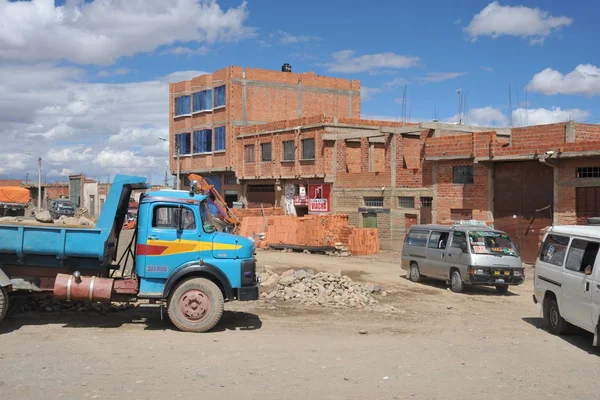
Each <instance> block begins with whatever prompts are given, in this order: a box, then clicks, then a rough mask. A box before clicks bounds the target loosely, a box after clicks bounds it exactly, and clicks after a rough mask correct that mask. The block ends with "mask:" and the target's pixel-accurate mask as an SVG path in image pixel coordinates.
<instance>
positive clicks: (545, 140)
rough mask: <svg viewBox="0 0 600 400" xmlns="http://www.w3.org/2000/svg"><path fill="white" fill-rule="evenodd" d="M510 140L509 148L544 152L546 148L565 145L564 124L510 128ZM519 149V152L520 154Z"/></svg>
mask: <svg viewBox="0 0 600 400" xmlns="http://www.w3.org/2000/svg"><path fill="white" fill-rule="evenodd" d="M511 135H512V140H511V146H510V147H507V148H506V149H509V148H522V149H527V150H529V151H532V152H533V151H535V150H537V151H538V152H544V151H546V150H547V149H548V146H549V145H550V146H551V145H555V144H557V143H565V135H566V124H565V123H560V124H550V125H537V126H528V127H524V128H512V133H511ZM522 149H521V152H522Z"/></svg>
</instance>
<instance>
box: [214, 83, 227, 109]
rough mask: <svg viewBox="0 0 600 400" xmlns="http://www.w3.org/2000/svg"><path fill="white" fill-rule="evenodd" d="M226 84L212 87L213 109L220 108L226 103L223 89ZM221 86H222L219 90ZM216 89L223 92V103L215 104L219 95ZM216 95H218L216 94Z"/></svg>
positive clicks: (225, 93) (225, 92)
mask: <svg viewBox="0 0 600 400" xmlns="http://www.w3.org/2000/svg"><path fill="white" fill-rule="evenodd" d="M226 86H227V85H220V86H215V87H213V110H217V109H220V108H223V107H225V106H226V105H227V91H226V90H225V87H226ZM221 88H223V89H222V90H221ZM217 91H219V92H221V91H222V92H223V94H222V97H223V104H217V98H218V97H221V94H220V93H217ZM217 95H218V96H217Z"/></svg>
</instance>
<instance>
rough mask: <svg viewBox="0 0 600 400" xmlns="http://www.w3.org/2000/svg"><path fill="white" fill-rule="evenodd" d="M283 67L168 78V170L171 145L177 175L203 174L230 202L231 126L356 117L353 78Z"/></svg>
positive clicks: (233, 194) (233, 185) (233, 191)
mask: <svg viewBox="0 0 600 400" xmlns="http://www.w3.org/2000/svg"><path fill="white" fill-rule="evenodd" d="M283 70H285V72H284V71H283ZM287 71H288V69H287V68H282V71H281V72H280V71H269V70H262V69H255V68H245V69H244V68H242V67H233V66H232V67H227V68H224V69H221V70H219V71H216V72H214V73H212V74H206V75H202V76H198V77H196V78H193V79H191V80H188V81H183V82H178V83H172V84H171V85H170V119H169V128H170V136H171V138H170V144H171V146H170V155H171V157H170V169H171V171H172V172H173V173H175V171H176V169H177V165H176V160H175V148H176V146H177V147H178V148H179V152H180V155H181V156H180V168H181V174H182V176H183V179H182V180H184V179H185V177H186V176H187V175H188V174H190V173H197V174H201V175H203V176H205V177H208V178H210V180H211V182H212V183H213V184H214V185H215V186H216V187H217V188H218V189H219V190H220V191H221V192H223V193H224V195H225V197H226V200H227V201H228V202H230V203H231V202H233V201H235V200H237V199H238V198H239V196H240V186H239V185H238V182H237V180H236V176H235V166H234V161H235V159H236V146H235V143H236V140H235V139H236V137H235V133H234V128H235V127H239V126H252V125H257V124H264V123H267V122H271V121H278V120H285V119H294V118H299V117H302V116H310V115H316V114H321V113H325V114H327V115H332V116H340V117H353V118H359V117H360V82H359V81H350V80H346V79H339V78H330V77H322V76H317V75H315V74H314V73H311V72H307V73H302V74H297V73H292V72H287Z"/></svg>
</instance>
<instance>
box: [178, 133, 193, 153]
mask: <svg viewBox="0 0 600 400" xmlns="http://www.w3.org/2000/svg"><path fill="white" fill-rule="evenodd" d="M175 144H176V145H177V146H178V147H179V154H190V152H191V148H190V147H191V146H190V145H191V135H190V134H189V133H179V134H177V135H175Z"/></svg>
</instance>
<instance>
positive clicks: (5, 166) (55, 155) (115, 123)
mask: <svg viewBox="0 0 600 400" xmlns="http://www.w3.org/2000/svg"><path fill="white" fill-rule="evenodd" d="M15 71H18V75H17V74H16V73H15ZM202 74H204V72H202V71H180V72H175V73H172V74H169V75H167V76H165V77H160V78H157V79H154V80H147V81H142V82H130V83H88V82H85V81H84V78H85V75H84V73H83V72H82V71H80V70H79V69H76V68H69V67H57V66H51V65H47V64H43V65H32V66H25V65H19V66H15V65H0V76H22V77H31V78H32V79H33V83H35V84H32V81H30V80H29V79H13V80H9V79H5V80H0V137H2V140H3V145H2V153H1V154H0V166H1V167H0V174H3V175H4V176H14V177H19V178H20V177H24V176H25V173H26V172H30V174H33V173H37V165H36V159H35V157H27V156H24V155H23V152H24V151H26V150H27V151H32V152H35V153H37V154H39V155H40V156H42V158H43V159H44V160H45V161H46V162H47V163H49V164H51V165H52V166H53V167H50V166H49V165H48V164H46V163H44V164H43V165H42V169H43V172H44V173H48V175H49V176H50V175H51V174H54V175H65V174H68V173H72V172H83V173H85V174H87V175H89V176H100V175H103V174H104V175H106V174H108V173H110V174H113V175H114V174H116V173H119V172H125V173H135V174H142V175H146V174H154V176H156V177H159V178H158V179H157V181H162V176H163V175H164V171H165V169H166V168H167V159H168V144H167V143H165V142H163V141H160V140H159V139H158V137H159V136H165V137H168V135H169V129H168V115H169V95H168V93H169V87H168V82H169V81H177V80H183V79H189V78H190V77H192V76H197V75H202ZM24 149H26V150H24ZM111 157H113V158H114V160H113V161H112V162H111V161H110V160H111ZM126 159H127V160H129V161H130V162H129V164H127V165H125V164H126V163H125V161H124V160H126Z"/></svg>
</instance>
